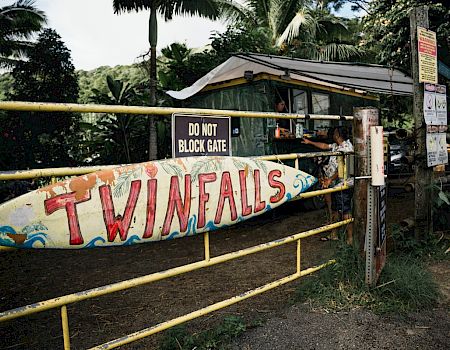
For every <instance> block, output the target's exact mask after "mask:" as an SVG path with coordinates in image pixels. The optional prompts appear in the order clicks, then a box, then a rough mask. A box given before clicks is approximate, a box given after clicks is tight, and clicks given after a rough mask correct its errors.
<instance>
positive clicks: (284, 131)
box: [275, 100, 294, 138]
mask: <svg viewBox="0 0 450 350" xmlns="http://www.w3.org/2000/svg"><path fill="white" fill-rule="evenodd" d="M275 112H276V113H289V111H288V110H287V108H286V103H285V102H284V100H278V101H277V102H276V103H275ZM276 123H277V125H278V127H279V128H280V130H281V131H280V137H281V138H293V137H294V135H293V134H292V133H291V127H290V125H291V121H290V119H278V118H277V119H276Z"/></svg>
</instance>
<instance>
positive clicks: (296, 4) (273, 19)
mask: <svg viewBox="0 0 450 350" xmlns="http://www.w3.org/2000/svg"><path fill="white" fill-rule="evenodd" d="M329 5H330V4H329V1H316V2H313V1H312V0H246V1H244V2H243V3H242V4H241V6H229V7H224V8H223V12H224V17H226V18H228V20H229V21H231V22H238V23H243V24H244V25H246V26H251V27H255V26H256V27H261V28H266V29H267V30H268V36H269V38H270V40H271V42H272V44H273V45H274V46H276V47H278V48H279V49H280V50H281V51H282V52H284V53H286V52H289V53H291V54H295V55H296V56H300V57H302V58H309V59H319V60H345V59H349V58H350V57H352V56H357V55H359V53H360V51H361V50H360V49H359V48H358V47H356V46H355V45H354V42H352V40H350V38H352V36H353V32H352V31H351V30H349V27H348V26H347V25H346V24H345V23H344V22H343V21H342V19H340V18H339V17H336V16H334V15H332V14H331V12H330V10H329V9H328V6H329ZM352 39H354V38H352ZM353 41H354V40H353Z"/></svg>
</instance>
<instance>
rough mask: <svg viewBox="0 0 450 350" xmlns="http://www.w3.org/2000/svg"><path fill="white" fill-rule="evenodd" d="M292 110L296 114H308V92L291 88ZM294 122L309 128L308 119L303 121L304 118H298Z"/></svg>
mask: <svg viewBox="0 0 450 350" xmlns="http://www.w3.org/2000/svg"><path fill="white" fill-rule="evenodd" d="M292 101H293V108H292V109H293V112H294V113H296V114H308V93H307V91H306V90H298V89H293V90H292ZM296 122H300V123H302V124H303V127H304V128H309V121H308V120H307V121H306V123H305V120H304V119H299V120H297V121H296Z"/></svg>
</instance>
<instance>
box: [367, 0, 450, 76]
mask: <svg viewBox="0 0 450 350" xmlns="http://www.w3.org/2000/svg"><path fill="white" fill-rule="evenodd" d="M420 5H428V6H429V13H428V15H429V23H430V29H431V30H433V31H436V32H437V41H438V43H439V45H438V57H439V59H440V60H442V61H444V63H446V64H447V65H448V64H450V61H449V60H450V56H449V45H450V43H449V40H448V38H449V37H450V11H449V8H450V7H449V3H448V1H443V0H442V1H439V0H438V1H431V0H374V1H371V2H370V6H369V10H368V11H369V14H368V16H366V17H365V18H364V32H365V33H366V37H367V39H366V40H367V42H366V45H367V46H368V47H370V48H371V49H372V50H373V51H374V52H377V61H378V63H381V64H387V65H391V66H394V67H396V68H401V69H402V70H404V71H405V72H410V67H411V62H410V60H411V58H410V47H411V45H410V29H409V28H410V24H409V13H410V11H411V10H412V9H413V8H414V7H417V6H420Z"/></svg>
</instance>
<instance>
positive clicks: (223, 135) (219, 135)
mask: <svg viewBox="0 0 450 350" xmlns="http://www.w3.org/2000/svg"><path fill="white" fill-rule="evenodd" d="M191 156H231V123H230V117H227V116H204V115H188V114H173V115H172V157H173V158H180V157H191Z"/></svg>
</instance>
